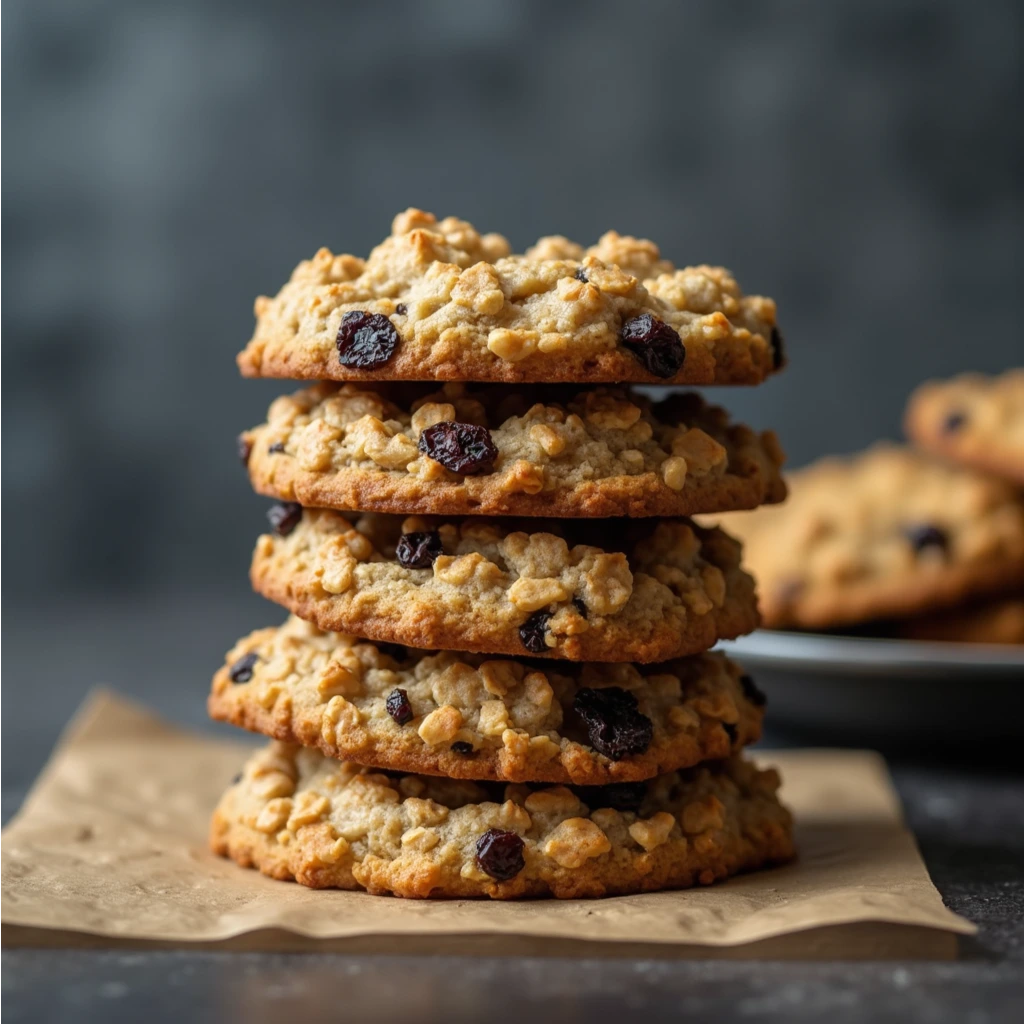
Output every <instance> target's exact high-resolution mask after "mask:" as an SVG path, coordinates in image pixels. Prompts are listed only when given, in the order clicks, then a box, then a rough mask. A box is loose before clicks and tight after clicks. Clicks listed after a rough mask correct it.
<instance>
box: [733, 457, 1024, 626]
mask: <svg viewBox="0 0 1024 1024" xmlns="http://www.w3.org/2000/svg"><path fill="white" fill-rule="evenodd" d="M788 482H789V486H790V496H789V500H788V501H787V502H786V503H785V504H784V505H779V506H773V507H767V506H766V507H764V508H761V509H757V510H756V511H754V512H733V513H730V514H728V515H725V516H722V517H716V521H717V522H719V523H721V525H723V526H726V527H727V528H728V529H729V531H730V532H731V533H733V534H734V535H735V536H737V537H738V538H739V539H740V540H741V541H742V542H743V549H744V556H745V563H746V566H747V568H748V569H749V570H750V571H751V572H752V573H753V574H754V576H755V577H756V579H757V581H758V589H759V594H760V598H761V613H762V617H763V620H764V624H765V625H766V626H770V627H774V628H785V627H788V626H798V627H803V628H809V629H816V628H828V627H832V626H842V625H848V624H852V623H856V622H864V621H868V620H871V619H879V618H886V617H889V616H894V617H895V616H905V615H913V614H917V613H921V612H925V611H930V610H933V609H938V608H943V607H948V606H950V605H953V604H956V603H957V602H959V601H961V600H963V599H965V598H968V597H971V596H975V595H978V596H980V595H983V594H989V593H994V592H998V591H999V590H1000V589H1005V588H1009V587H1014V586H1018V587H1019V586H1021V585H1022V584H1024V504H1022V503H1021V499H1020V495H1019V494H1018V493H1017V492H1016V491H1015V490H1014V489H1013V487H1011V486H1010V485H1009V484H1006V483H1004V482H1003V481H1001V480H998V479H996V478H994V477H988V476H982V475H980V474H977V473H974V472H971V471H970V470H961V469H953V468H951V467H948V466H945V465H943V464H942V463H939V462H935V461H933V460H931V459H929V458H927V457H925V456H922V455H919V454H917V453H915V452H913V451H910V450H905V449H900V448H894V447H890V446H888V445H878V446H876V447H875V448H872V449H869V450H868V451H866V452H863V453H861V454H860V455H856V456H853V457H852V458H847V459H823V460H822V461H821V462H819V463H817V464H815V465H813V466H811V467H809V468H807V469H804V470H801V471H800V472H797V473H793V474H791V475H790V476H789V477H788Z"/></svg>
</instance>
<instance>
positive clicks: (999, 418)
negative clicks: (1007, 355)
mask: <svg viewBox="0 0 1024 1024" xmlns="http://www.w3.org/2000/svg"><path fill="white" fill-rule="evenodd" d="M905 427H906V431H907V436H908V437H909V438H910V439H911V440H912V441H913V442H914V443H915V444H916V445H918V446H919V447H921V448H923V449H924V450H925V451H928V452H932V453H933V454H935V455H940V456H942V457H943V458H945V459H949V460H951V461H952V462H957V463H960V464H961V465H964V466H973V467H974V468H976V469H980V470H985V471H987V472H990V473H995V474H997V475H998V476H1003V477H1006V479H1007V480H1012V481H1013V482H1014V483H1016V484H1020V485H1022V486H1024V369H1020V370H1007V371H1006V373H1004V374H1002V375H1001V376H998V377H985V376H983V375H981V374H978V373H969V374H964V375H963V376H961V377H954V378H953V379H952V380H945V381H929V382H928V383H927V384H922V385H921V386H920V387H919V388H918V389H917V390H916V391H915V392H914V393H913V394H912V395H911V396H910V402H909V403H908V405H907V414H906V418H905Z"/></svg>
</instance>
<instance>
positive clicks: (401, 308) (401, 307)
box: [395, 302, 409, 316]
mask: <svg viewBox="0 0 1024 1024" xmlns="http://www.w3.org/2000/svg"><path fill="white" fill-rule="evenodd" d="M395 312H396V313H397V314H398V315H399V316H405V314H406V313H408V312H409V307H408V306H407V305H406V304H405V303H404V302H400V303H398V305H397V306H395Z"/></svg>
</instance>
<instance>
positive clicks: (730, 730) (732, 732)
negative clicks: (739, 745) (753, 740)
mask: <svg viewBox="0 0 1024 1024" xmlns="http://www.w3.org/2000/svg"><path fill="white" fill-rule="evenodd" d="M722 728H723V729H724V730H725V735H726V736H728V737H729V746H730V747H734V746H736V737H737V736H738V735H739V734H738V732H737V731H736V726H735V725H733V723H732V722H723V723H722Z"/></svg>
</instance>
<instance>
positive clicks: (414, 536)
mask: <svg viewBox="0 0 1024 1024" xmlns="http://www.w3.org/2000/svg"><path fill="white" fill-rule="evenodd" d="M441 554H444V549H443V548H442V547H441V534H439V533H438V532H437V530H430V531H428V532H424V533H415V532H414V533H403V534H402V536H401V537H399V539H398V546H397V547H396V548H395V557H396V558H397V559H398V564H399V565H401V566H404V567H405V568H406V569H429V568H430V567H431V566H432V565H433V564H434V559H435V558H437V556H438V555H441Z"/></svg>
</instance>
